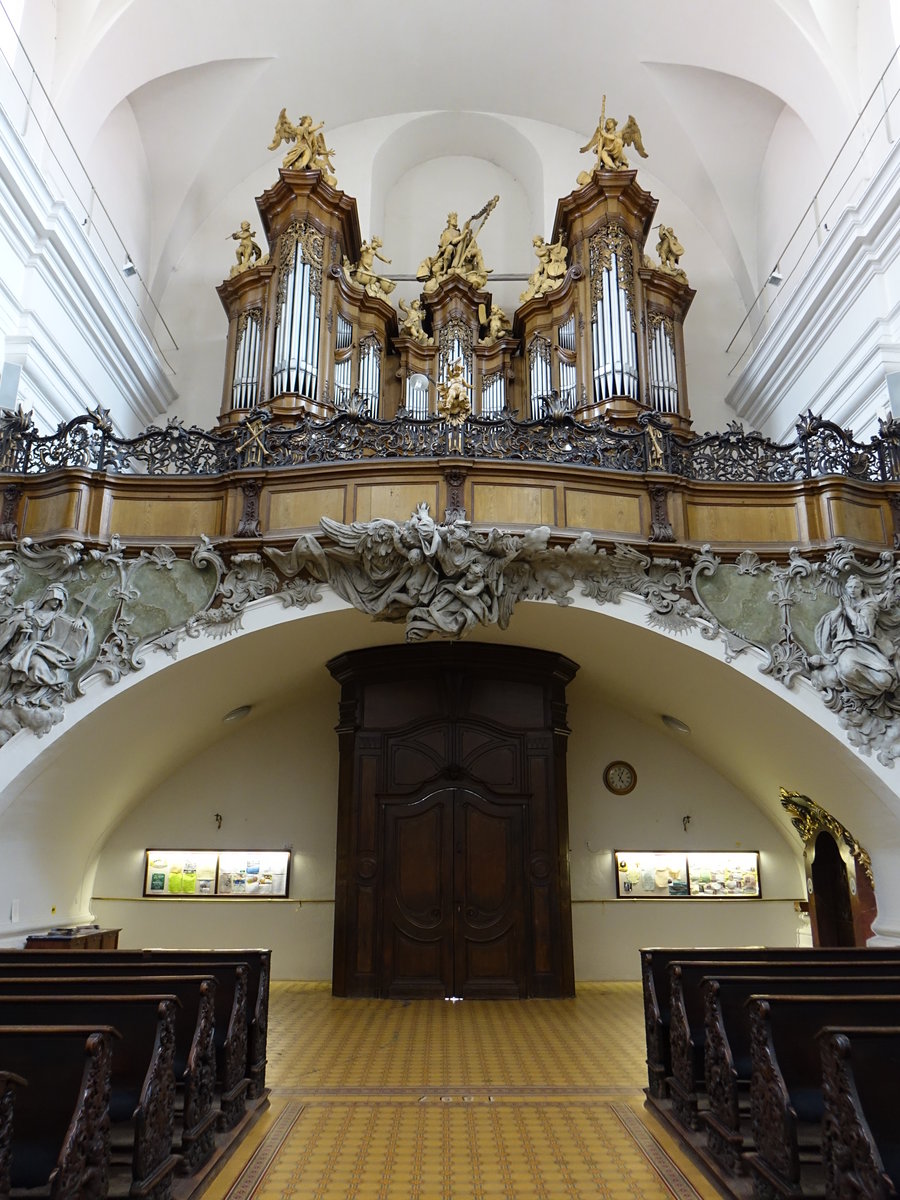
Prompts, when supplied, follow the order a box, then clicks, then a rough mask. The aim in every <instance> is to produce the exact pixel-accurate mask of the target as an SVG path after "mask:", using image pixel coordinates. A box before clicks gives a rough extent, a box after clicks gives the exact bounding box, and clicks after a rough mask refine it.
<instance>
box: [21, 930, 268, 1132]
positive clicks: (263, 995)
mask: <svg viewBox="0 0 900 1200" xmlns="http://www.w3.org/2000/svg"><path fill="white" fill-rule="evenodd" d="M71 953H72V952H69V951H65V950H62V951H60V950H43V949H38V950H31V949H29V950H0V964H3V963H7V962H14V961H15V959H16V958H17V957H18V956H21V955H28V956H29V958H31V959H33V960H35V961H38V960H43V961H46V962H52V961H54V957H55V956H57V955H60V954H62V955H67V954H71ZM80 953H81V954H82V955H83V956H84V955H87V956H89V959H90V961H91V962H102V961H107V960H108V961H110V962H126V961H129V960H130V961H132V962H134V963H140V964H144V965H145V969H147V970H148V971H149V970H152V971H157V970H158V965H159V964H162V963H163V962H166V963H167V964H169V965H171V966H173V967H177V968H178V970H187V971H192V970H193V971H195V972H201V973H206V972H207V971H210V972H212V969H213V965H214V964H221V965H226V966H227V965H229V964H233V963H236V962H243V963H245V964H246V966H247V985H246V987H247V1001H246V1007H245V1013H246V1021H247V1034H246V1039H245V1040H246V1045H247V1056H246V1057H247V1063H246V1067H245V1070H246V1075H247V1078H248V1081H249V1082H248V1086H247V1097H248V1098H250V1099H258V1098H259V1097H261V1096H263V1095H264V1093H265V1089H266V1051H267V1041H268V1029H269V981H270V978H271V970H272V952H271V950H268V949H264V948H259V947H241V948H240V949H236V950H206V949H196V950H180V949H174V950H173V949H166V948H159V949H144V950H89V951H82V952H80ZM154 964H157V965H154ZM222 1024H223V1023H222V1021H221V1019H220V1020H219V1025H220V1026H221V1025H222ZM219 1054H220V1057H221V1050H220V1051H219ZM239 1107H240V1108H241V1111H242V1109H243V1106H242V1105H240V1106H239Z"/></svg>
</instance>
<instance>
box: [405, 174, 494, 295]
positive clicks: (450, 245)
mask: <svg viewBox="0 0 900 1200" xmlns="http://www.w3.org/2000/svg"><path fill="white" fill-rule="evenodd" d="M499 201H500V197H499V196H493V197H491V199H490V200H488V202H487V204H485V206H484V207H483V208H480V209H479V210H478V212H477V213H473V214H472V216H471V217H469V219H468V220H467V221H466V222H465V224H464V225H463V227H462V229H460V227H459V217H458V216H457V214H456V213H455V212H451V213H448V214H447V224H446V226H445V227H444V229H443V230H442V232H441V236H440V238H439V239H438V248H437V251H436V252H435V253H434V254H431V255H429V256H428V258H425V259H423V260H422V262H421V263H420V264H419V269H418V271H417V272H416V278H417V279H421V280H422V281H423V284H424V286H423V291H424V292H425V293H426V295H430V294H431V293H432V292H434V291H436V290H437V288H438V285H439V284H440V283H442V282H443V281H444V280H445V279H446V278H447V277H448V276H449V275H461V276H462V277H463V279H465V280H466V282H467V283H469V284H471V286H472V287H474V288H483V287H484V285H485V284H486V283H487V278H488V275H490V273H491V272H490V269H489V268H488V267H486V266H485V265H484V257H483V255H482V253H481V249H480V248H479V245H478V242H477V241H476V238H477V237H478V234H479V233H480V232H481V230H482V229H483V227H484V223H485V221H486V220H487V219H488V217H489V216H490V215H491V213H492V212H493V211H494V209H495V208H496V207H497V204H498V203H499Z"/></svg>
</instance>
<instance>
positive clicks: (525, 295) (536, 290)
mask: <svg viewBox="0 0 900 1200" xmlns="http://www.w3.org/2000/svg"><path fill="white" fill-rule="evenodd" d="M532 245H533V246H534V252H535V254H536V255H537V260H538V265H537V266H536V267H535V269H534V271H533V272H532V274H531V277H530V278H529V280H528V283H527V284H526V286H525V291H524V292H522V294H521V295H520V296H519V299H520V300H521V301H522V303H523V304H524V302H525V301H526V300H533V299H534V298H535V297H536V296H546V294H547V293H548V292H552V291H553V290H554V288H558V287H559V285H560V284H561V283H562V281H563V280H564V279H565V277H566V256H567V255H568V253H569V248H568V246H565V245H563V240H562V238H560V239H559V240H558V241H556V242H553V243H552V244H550V243H548V242H545V241H544V239H543V238H542V237H541V236H540V234H536V235H535V236H534V237H533V238H532Z"/></svg>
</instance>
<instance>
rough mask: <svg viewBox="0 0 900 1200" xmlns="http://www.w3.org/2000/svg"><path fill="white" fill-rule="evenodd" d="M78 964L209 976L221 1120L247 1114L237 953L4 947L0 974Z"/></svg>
mask: <svg viewBox="0 0 900 1200" xmlns="http://www.w3.org/2000/svg"><path fill="white" fill-rule="evenodd" d="M60 964H64V965H65V966H66V967H67V968H72V967H80V968H81V972H82V973H83V974H95V975H98V976H102V975H135V976H136V977H139V976H141V975H147V974H154V973H155V974H159V973H164V974H176V973H178V974H195V973H202V974H204V975H211V976H212V977H213V978H214V979H215V981H216V989H215V1030H214V1039H215V1047H216V1080H217V1084H218V1088H219V1109H220V1115H219V1124H220V1127H221V1128H222V1129H225V1130H227V1129H232V1128H233V1127H234V1126H235V1125H237V1124H238V1122H239V1121H240V1120H241V1118H242V1117H243V1115H244V1111H245V1107H246V1099H247V1097H248V1096H249V1092H250V1079H249V1075H248V1069H247V1045H248V1037H249V1020H248V1016H247V983H248V978H249V967H248V965H247V963H246V962H244V961H242V960H240V959H239V958H235V957H232V958H224V957H221V956H220V955H219V954H218V953H217V952H216V951H209V952H204V951H197V952H196V953H195V954H194V956H193V957H188V956H186V955H183V954H182V953H181V952H179V951H171V952H170V951H165V952H163V951H159V952H152V953H151V952H149V951H133V950H79V951H73V952H71V953H67V952H66V951H64V950H18V951H9V950H5V951H0V978H2V976H3V975H9V974H13V973H16V974H21V973H23V971H22V968H23V967H25V968H26V970H27V972H28V973H29V974H35V973H37V972H38V967H39V965H40V966H41V969H43V970H47V969H48V968H50V967H52V968H54V970H55V968H57V967H59V966H60ZM267 995H268V993H267Z"/></svg>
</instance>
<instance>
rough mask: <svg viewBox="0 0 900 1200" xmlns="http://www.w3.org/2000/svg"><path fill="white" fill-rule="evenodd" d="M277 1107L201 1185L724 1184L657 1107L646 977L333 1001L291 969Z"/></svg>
mask: <svg viewBox="0 0 900 1200" xmlns="http://www.w3.org/2000/svg"><path fill="white" fill-rule="evenodd" d="M268 1078H269V1084H270V1086H271V1089H272V1093H271V1107H270V1109H269V1111H268V1113H266V1115H265V1116H264V1117H263V1118H262V1119H261V1120H260V1122H259V1123H258V1124H257V1125H256V1127H255V1128H254V1130H253V1131H252V1133H251V1134H250V1137H249V1139H248V1141H247V1142H245V1143H244V1145H242V1146H241V1147H240V1149H239V1151H238V1153H237V1154H236V1155H235V1156H234V1158H232V1159H231V1161H230V1162H229V1163H227V1164H226V1166H225V1168H224V1170H223V1172H222V1174H220V1176H219V1177H218V1179H216V1180H214V1181H213V1183H212V1184H211V1185H210V1187H209V1188H208V1189H207V1191H206V1192H205V1193H204V1200H345V1198H346V1200H350V1198H352V1200H562V1198H564V1197H566V1198H569V1197H571V1198H572V1200H575V1198H577V1200H592V1198H593V1197H613V1198H618V1197H621V1198H623V1200H624V1198H625V1197H629V1198H631V1200H644V1198H647V1200H650V1198H656V1197H659V1198H666V1197H672V1196H675V1197H677V1198H678V1200H697V1198H698V1197H702V1198H704V1200H705V1198H707V1197H714V1196H716V1195H717V1193H716V1191H715V1190H714V1189H713V1187H712V1186H711V1185H710V1184H709V1183H708V1182H707V1181H706V1180H705V1178H704V1177H703V1176H702V1175H701V1174H700V1173H699V1172H698V1171H696V1169H694V1168H693V1166H692V1165H691V1164H690V1163H689V1162H688V1160H687V1159H686V1158H685V1157H684V1155H683V1154H682V1153H681V1152H680V1151H679V1150H678V1149H677V1146H676V1144H675V1143H674V1142H673V1141H672V1139H671V1138H670V1137H669V1136H668V1135H667V1134H666V1133H665V1132H664V1131H663V1129H662V1127H661V1126H659V1125H657V1123H656V1122H655V1121H654V1120H653V1118H652V1117H651V1116H649V1114H646V1113H645V1112H644V1110H643V1106H642V1100H643V1096H642V1093H641V1087H642V1085H643V1084H644V1083H645V1082H646V1069H645V1067H644V1033H643V1012H642V1008H641V995H640V985H639V984H636V983H607V984H583V985H581V986H579V988H578V995H577V998H576V999H575V1000H528V1001H466V1002H463V1003H449V1002H447V1001H437V1000H418V1001H407V1002H402V1001H380V1000H371V1001H370V1000H336V999H334V998H333V997H332V996H331V994H330V990H329V987H328V985H327V984H308V983H277V984H274V985H273V987H272V996H271V1009H270V1029H269V1074H268Z"/></svg>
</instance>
